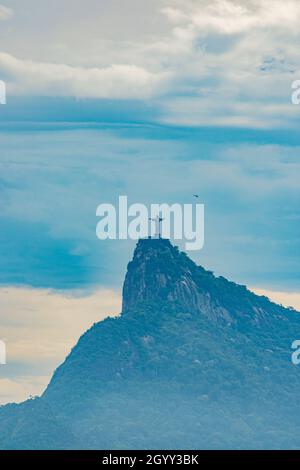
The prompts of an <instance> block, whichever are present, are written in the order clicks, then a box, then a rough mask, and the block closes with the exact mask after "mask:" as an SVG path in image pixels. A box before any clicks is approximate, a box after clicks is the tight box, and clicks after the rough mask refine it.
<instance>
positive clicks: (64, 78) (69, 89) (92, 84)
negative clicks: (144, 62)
mask: <svg viewBox="0 0 300 470" xmlns="http://www.w3.org/2000/svg"><path fill="white" fill-rule="evenodd" d="M0 71H1V72H2V73H4V74H5V75H6V76H7V75H8V76H9V77H10V78H9V79H8V80H7V82H8V87H9V90H10V92H11V93H15V94H31V95H46V96H74V97H77V98H146V97H147V96H149V95H151V94H152V93H153V92H154V91H155V90H157V88H158V85H159V84H160V85H161V84H162V82H163V79H164V76H163V74H161V75H158V74H154V73H151V72H149V71H147V70H146V69H145V68H143V67H139V66H136V65H133V64H128V65H127V64H125V65H122V64H112V65H110V66H108V67H106V68H97V67H94V68H84V67H73V66H69V65H65V64H55V63H41V62H34V61H30V60H20V59H17V58H15V57H13V56H12V55H10V54H6V53H0Z"/></svg>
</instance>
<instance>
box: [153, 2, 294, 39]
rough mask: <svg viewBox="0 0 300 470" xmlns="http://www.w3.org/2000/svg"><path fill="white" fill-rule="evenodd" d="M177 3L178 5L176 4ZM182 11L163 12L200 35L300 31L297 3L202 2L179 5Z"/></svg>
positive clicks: (176, 9)
mask: <svg viewBox="0 0 300 470" xmlns="http://www.w3.org/2000/svg"><path fill="white" fill-rule="evenodd" d="M173 3H174V2H173ZM175 4H177V5H178V8H174V7H165V8H163V9H162V12H163V13H164V14H165V15H166V16H167V17H168V18H169V20H170V21H172V22H174V23H175V24H180V23H190V24H191V25H193V27H194V28H195V34H196V33H197V32H202V33H207V32H217V33H220V34H238V33H243V34H244V33H246V32H248V31H250V30H253V29H261V28H269V27H270V28H284V29H290V28H294V29H295V30H296V31H297V28H298V24H299V19H300V5H299V2H298V1H296V0H287V1H285V2H284V3H283V2H282V1H280V0H273V1H272V2H270V1H269V0H259V1H258V0H244V1H242V2H241V1H239V2H237V1H235V0H210V1H207V0H200V1H198V2H193V1H186V0H184V1H181V0H179V1H177V2H176V1H175Z"/></svg>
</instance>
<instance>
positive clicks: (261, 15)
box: [0, 0, 300, 128]
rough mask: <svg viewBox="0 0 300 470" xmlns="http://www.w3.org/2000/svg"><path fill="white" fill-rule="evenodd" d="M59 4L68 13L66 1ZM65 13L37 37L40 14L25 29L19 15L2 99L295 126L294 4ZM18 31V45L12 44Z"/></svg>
mask: <svg viewBox="0 0 300 470" xmlns="http://www.w3.org/2000/svg"><path fill="white" fill-rule="evenodd" d="M28 1H29V3H30V2H31V1H32V0H28ZM16 3H18V0H16ZM63 3H64V5H65V10H66V11H68V8H67V7H69V6H70V5H71V2H70V1H69V0H63ZM72 8H73V10H72V11H73V14H72V17H71V18H70V17H67V16H66V15H64V14H63V12H62V16H61V18H60V24H61V27H57V17H55V16H53V12H50V11H49V12H48V13H49V14H48V20H49V21H48V23H47V26H45V28H43V30H41V28H40V27H39V25H40V24H41V23H42V21H43V18H44V15H45V12H44V9H41V10H38V11H37V12H36V16H35V18H34V19H32V21H31V22H30V30H29V29H26V30H24V28H28V24H27V23H26V21H24V20H25V19H26V18H24V10H23V9H22V8H19V10H18V17H16V20H18V23H17V27H18V30H16V29H15V31H14V32H13V33H14V34H11V35H10V38H11V39H10V40H9V41H8V40H7V39H4V41H3V42H2V43H1V47H2V50H5V51H6V53H1V54H0V77H1V75H3V76H5V77H7V82H8V93H9V94H27V95H32V94H34V95H47V96H75V97H79V98H80V97H83V98H86V97H88V98H112V99H121V98H138V99H144V98H145V99H149V98H151V99H156V101H155V104H156V105H157V107H158V109H159V110H162V118H161V119H160V118H158V119H160V122H161V121H162V122H164V123H168V124H176V125H194V126H201V125H220V126H223V125H225V126H226V125H228V126H243V127H256V128H272V127H273V128H275V127H276V128H278V127H282V126H294V125H295V123H296V122H297V120H298V113H299V111H298V110H299V107H297V106H292V104H291V99H290V97H291V83H292V81H293V80H295V79H297V78H299V76H300V69H299V65H298V64H299V63H300V50H299V48H298V46H297V44H298V43H299V40H300V33H299V28H298V25H299V22H300V3H299V1H298V0H286V1H285V2H284V3H283V2H282V1H281V0H273V1H272V2H270V1H269V0H259V1H258V0H244V1H235V0H209V1H207V0H198V1H197V2H196V1H193V0H155V1H154V0H153V2H151V3H150V2H146V1H145V0H144V1H139V2H137V1H136V0H128V6H127V8H128V11H134V12H135V15H134V19H133V18H132V17H131V16H130V15H128V16H127V15H125V14H124V6H123V4H121V2H118V1H116V2H113V5H112V6H110V7H107V9H105V11H104V12H102V9H101V5H99V2H96V1H95V0H87V1H86V2H85V4H84V7H83V6H82V5H80V4H76V6H74V7H72ZM122 15H123V17H122ZM121 17H122V21H121V20H120V18H121ZM22 21H23V23H22ZM26 25H27V26H26ZM7 32H8V31H7ZM54 32H55V35H54ZM21 33H22V34H23V35H24V37H26V38H27V39H26V42H25V43H24V42H22V41H20V40H19V41H16V38H18V36H19V34H21ZM6 36H7V34H6ZM20 43H22V47H21V46H20ZM41 43H43V48H41V47H40V44H41ZM25 58H26V59H25ZM29 58H31V60H29ZM158 115H159V113H158Z"/></svg>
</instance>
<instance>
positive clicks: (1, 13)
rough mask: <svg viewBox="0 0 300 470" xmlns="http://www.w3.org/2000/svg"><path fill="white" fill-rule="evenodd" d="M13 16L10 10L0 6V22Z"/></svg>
mask: <svg viewBox="0 0 300 470" xmlns="http://www.w3.org/2000/svg"><path fill="white" fill-rule="evenodd" d="M13 15H14V12H13V10H12V9H11V8H8V7H6V6H4V5H0V20H8V19H9V18H11V17H12V16H13Z"/></svg>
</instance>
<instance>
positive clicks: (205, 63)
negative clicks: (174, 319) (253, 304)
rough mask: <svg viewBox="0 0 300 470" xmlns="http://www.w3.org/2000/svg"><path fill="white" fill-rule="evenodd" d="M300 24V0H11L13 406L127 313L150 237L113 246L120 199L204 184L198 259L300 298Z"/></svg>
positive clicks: (7, 212) (4, 201) (5, 188)
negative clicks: (89, 332)
mask: <svg viewBox="0 0 300 470" xmlns="http://www.w3.org/2000/svg"><path fill="white" fill-rule="evenodd" d="M299 21H300V5H299V2H298V1H296V0H286V1H285V2H284V4H283V2H281V1H279V0H278V1H277V0H273V1H272V2H269V1H267V0H261V1H260V2H258V1H255V0H245V1H233V0H210V1H204V0H203V1H202V0H199V1H197V2H195V1H192V0H185V1H181V0H153V1H151V2H146V1H144V0H127V1H126V2H124V1H120V0H111V1H110V2H107V1H104V0H100V1H99V0H97V1H96V0H86V1H85V2H82V1H79V0H72V1H71V0H60V1H59V2H58V1H57V0H53V1H52V2H51V4H50V3H49V2H41V1H38V0H27V1H26V2H24V1H21V0H10V1H9V2H6V3H5V5H4V4H1V5H0V44H1V48H0V80H4V81H5V83H6V85H7V104H6V105H5V106H2V105H1V106H0V144H1V147H0V208H1V211H0V305H1V308H2V313H0V337H5V338H6V341H7V343H8V345H10V354H11V360H10V361H9V363H8V365H7V366H6V368H2V369H1V370H0V385H1V386H2V389H3V390H4V392H3V393H2V395H1V387H0V402H5V401H8V400H9V397H10V396H11V399H22V398H24V397H25V396H26V394H27V395H28V393H35V392H40V391H41V390H42V387H43V386H44V385H45V383H46V382H47V380H48V379H49V376H50V374H51V371H52V370H53V368H54V367H55V366H56V365H57V364H58V363H59V362H60V361H61V360H62V359H63V357H64V355H65V354H66V353H67V351H68V349H67V348H69V347H71V345H72V344H74V342H75V340H76V339H77V337H78V336H79V335H80V333H81V332H82V331H84V329H85V328H87V327H88V326H90V324H91V323H92V322H93V321H97V320H99V319H100V318H102V317H103V316H105V313H106V314H116V313H117V312H118V311H119V308H120V291H121V286H122V282H123V277H124V274H125V270H126V264H127V262H128V261H129V259H130V257H131V256H132V251H133V249H134V242H131V241H122V242H116V241H110V242H108V241H105V242H101V241H99V240H98V239H97V238H96V234H95V228H96V223H97V219H96V216H95V211H96V207H97V206H98V204H100V203H102V202H110V203H116V202H117V199H118V196H119V195H121V194H125V195H127V196H128V198H129V202H132V203H134V202H141V203H145V204H150V203H159V202H169V203H172V202H180V203H186V202H191V201H192V197H191V195H192V194H193V193H195V192H196V193H198V194H199V195H200V198H201V202H203V203H204V204H205V210H206V218H205V246H204V249H203V250H201V251H200V252H198V253H191V256H192V257H193V258H194V259H195V261H197V262H198V263H200V264H203V265H204V266H205V267H207V268H208V269H211V270H214V271H215V273H216V274H218V275H224V276H226V277H228V278H230V279H232V280H234V281H236V282H240V283H243V284H246V285H248V286H250V287H253V288H257V289H260V290H261V291H263V292H267V293H270V295H271V296H273V298H274V299H276V300H277V301H282V302H283V303H285V304H288V303H289V302H291V303H292V304H293V305H295V306H298V305H299V299H300V286H299V252H300V250H299V245H300V237H299V225H300V215H299V203H300V185H299V177H300V161H299V154H300V133H299V125H300V120H299V116H300V108H299V106H295V105H292V103H291V84H292V82H293V81H294V80H296V79H299V78H300V70H299V63H300V50H299V48H298V47H297V44H298V43H299V39H300V38H299V36H300V33H299ZM52 306H53V308H55V310H56V312H59V314H57V315H56V316H55V322H54V323H53V322H51V318H52V315H53V311H52ZM106 307H107V312H106V310H105V309H106ZM70 309H73V310H74V311H76V320H74V319H72V325H73V326H74V329H72V328H71V327H70V323H68V322H70V318H71V317H70V315H69V311H70ZM87 311H89V314H87ZM30 312H31V313H30ZM8 316H9V318H8ZM12 319H14V320H12ZM43 322H44V324H45V325H47V328H46V327H45V328H43V326H42V325H43ZM62 328H63V331H64V332H65V333H64V334H65V336H62V333H61V330H62ZM49 331H51V334H50V333H49ZM69 331H70V333H69ZM49 335H50V336H49ZM48 336H49V337H51V342H49V341H50V340H49V339H48ZM66 345H67V346H66ZM54 351H57V354H56V353H55V352H54ZM37 357H39V360H38V361H37ZM49 357H50V358H51V360H49ZM40 358H45V359H40Z"/></svg>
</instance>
